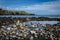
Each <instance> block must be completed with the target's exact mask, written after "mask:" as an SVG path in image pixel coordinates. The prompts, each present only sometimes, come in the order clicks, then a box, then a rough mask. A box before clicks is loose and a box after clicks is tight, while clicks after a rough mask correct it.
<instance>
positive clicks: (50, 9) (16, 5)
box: [0, 0, 60, 15]
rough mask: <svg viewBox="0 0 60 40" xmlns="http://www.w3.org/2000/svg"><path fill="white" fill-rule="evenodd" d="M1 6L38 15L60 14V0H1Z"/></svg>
mask: <svg viewBox="0 0 60 40" xmlns="http://www.w3.org/2000/svg"><path fill="white" fill-rule="evenodd" d="M0 8H3V9H7V10H23V11H27V12H30V13H33V14H36V15H60V0H0Z"/></svg>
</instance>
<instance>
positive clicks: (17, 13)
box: [0, 8, 35, 15]
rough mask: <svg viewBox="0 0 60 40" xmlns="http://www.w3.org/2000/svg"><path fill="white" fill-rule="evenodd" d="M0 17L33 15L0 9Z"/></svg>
mask: <svg viewBox="0 0 60 40" xmlns="http://www.w3.org/2000/svg"><path fill="white" fill-rule="evenodd" d="M0 15H35V14H32V13H29V12H26V11H14V10H4V9H1V8H0Z"/></svg>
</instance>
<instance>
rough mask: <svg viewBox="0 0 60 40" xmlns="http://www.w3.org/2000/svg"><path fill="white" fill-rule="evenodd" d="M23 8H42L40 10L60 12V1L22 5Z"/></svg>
mask: <svg viewBox="0 0 60 40" xmlns="http://www.w3.org/2000/svg"><path fill="white" fill-rule="evenodd" d="M16 9H17V10H18V9H21V10H40V11H49V12H60V11H59V10H60V2H59V1H55V2H45V3H42V4H35V5H30V6H22V7H20V8H16Z"/></svg>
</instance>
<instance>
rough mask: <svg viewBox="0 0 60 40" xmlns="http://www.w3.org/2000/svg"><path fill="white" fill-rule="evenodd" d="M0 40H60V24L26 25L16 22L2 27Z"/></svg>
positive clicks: (0, 28) (0, 27)
mask: <svg viewBox="0 0 60 40" xmlns="http://www.w3.org/2000/svg"><path fill="white" fill-rule="evenodd" d="M0 40H60V22H59V23H57V24H53V25H51V24H45V25H43V24H41V23H40V22H38V23H37V24H33V23H32V22H31V23H30V24H25V23H23V22H21V21H20V20H16V21H15V22H14V23H13V24H10V25H6V26H5V25H2V26H0Z"/></svg>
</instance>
